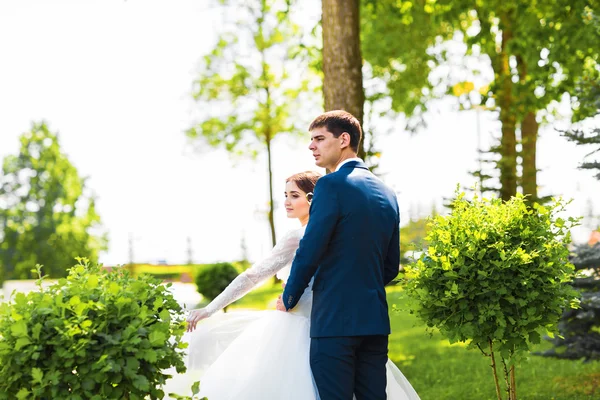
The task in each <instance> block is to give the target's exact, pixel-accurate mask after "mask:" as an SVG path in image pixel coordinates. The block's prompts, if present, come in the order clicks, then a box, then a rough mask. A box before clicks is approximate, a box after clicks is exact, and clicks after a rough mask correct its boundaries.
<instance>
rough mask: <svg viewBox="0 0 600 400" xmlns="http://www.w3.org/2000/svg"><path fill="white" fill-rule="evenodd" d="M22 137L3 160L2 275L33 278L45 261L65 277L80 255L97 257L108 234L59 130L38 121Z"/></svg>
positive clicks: (0, 212)
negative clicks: (15, 151) (17, 147)
mask: <svg viewBox="0 0 600 400" xmlns="http://www.w3.org/2000/svg"><path fill="white" fill-rule="evenodd" d="M20 140H21V149H20V151H19V154H18V155H16V156H12V155H11V156H7V157H6V158H5V159H4V163H3V167H2V174H1V175H0V271H3V272H4V279H26V278H28V277H31V276H32V275H31V273H30V270H31V267H32V266H33V265H36V264H43V265H45V266H46V267H45V268H44V270H45V273H47V274H49V275H50V276H52V277H56V278H58V277H62V276H65V275H66V273H67V272H66V267H67V266H69V265H72V263H73V261H74V259H75V257H77V256H80V255H85V256H86V257H87V258H88V259H90V260H91V261H92V262H96V261H97V260H98V253H99V252H100V251H102V250H104V249H106V245H107V239H106V235H105V234H103V233H102V232H99V231H98V228H99V227H100V217H99V216H98V214H97V213H96V206H95V200H94V197H93V196H89V194H87V193H86V185H85V179H84V178H82V177H80V176H79V174H78V172H77V169H76V168H75V166H73V164H71V162H70V161H69V159H68V157H67V156H66V155H65V154H64V153H63V152H62V150H61V147H60V142H59V139H58V135H56V134H54V133H52V132H50V130H49V129H48V126H47V125H46V124H45V123H44V122H40V123H34V124H33V125H32V128H31V130H30V131H29V132H26V133H24V134H23V135H22V136H21V139H20ZM0 274H1V272H0ZM1 279H2V276H0V280H1Z"/></svg>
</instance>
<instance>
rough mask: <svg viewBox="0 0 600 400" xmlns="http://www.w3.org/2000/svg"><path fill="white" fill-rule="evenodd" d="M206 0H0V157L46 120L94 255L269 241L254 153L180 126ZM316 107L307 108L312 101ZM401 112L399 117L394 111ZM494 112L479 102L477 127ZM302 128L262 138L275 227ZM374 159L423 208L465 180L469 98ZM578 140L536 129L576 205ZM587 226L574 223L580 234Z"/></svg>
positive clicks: (299, 164) (212, 253)
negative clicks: (237, 152) (97, 224)
mask: <svg viewBox="0 0 600 400" xmlns="http://www.w3.org/2000/svg"><path fill="white" fill-rule="evenodd" d="M207 3H208V1H206V2H204V1H195V0H177V1H166V0H164V1H150V0H128V1H123V0H102V1H100V0H97V1H89V0H71V1H52V2H48V1H45V0H38V1H33V0H18V1H17V0H2V1H0V158H3V157H4V156H6V155H7V154H15V153H16V152H17V151H18V137H19V135H20V134H22V133H23V132H25V131H27V130H28V129H29V128H30V125H31V122H32V121H39V120H42V119H43V120H46V121H47V122H48V123H49V126H50V129H51V130H52V131H53V132H56V131H58V132H59V134H60V140H61V143H62V146H63V150H64V151H65V152H66V153H67V154H68V155H69V157H70V159H71V161H72V162H73V163H74V164H75V166H76V167H77V168H78V170H79V172H80V174H81V175H83V176H87V177H89V180H88V185H89V187H90V188H91V189H92V190H93V191H94V192H95V193H96V194H97V195H98V198H99V200H98V212H99V214H100V215H101V217H102V220H103V224H104V227H105V229H106V230H107V231H108V233H109V237H110V247H109V251H108V252H106V253H104V254H102V256H101V261H102V262H104V264H106V265H113V264H120V263H126V262H127V261H128V249H129V244H128V238H129V235H130V234H132V235H133V236H134V260H135V261H136V262H157V261H158V260H166V261H167V262H169V263H178V262H185V261H186V260H187V244H186V240H187V237H190V238H191V242H192V248H193V255H194V260H195V261H196V262H212V261H217V260H232V259H236V258H238V257H239V256H240V254H241V250H240V243H241V240H242V237H245V238H246V245H247V247H248V251H249V255H250V257H251V259H253V260H256V259H258V258H260V257H261V256H262V255H264V254H265V253H266V252H267V251H268V250H269V248H270V235H269V230H268V223H267V221H266V218H265V217H264V215H265V214H264V212H265V211H266V207H267V198H268V186H267V177H266V161H265V158H264V157H259V158H258V159H257V160H256V162H252V161H245V160H241V161H240V160H232V159H231V158H230V157H229V156H228V155H227V154H226V153H225V152H223V151H217V150H207V151H205V152H203V153H202V154H193V153H192V152H191V151H190V150H189V148H188V146H186V139H185V137H184V135H183V131H184V130H185V129H186V128H188V127H189V126H190V125H191V124H192V122H193V114H194V113H193V110H194V108H195V107H198V106H196V105H195V104H194V103H193V102H192V100H191V97H190V91H191V87H192V86H191V85H192V81H193V80H194V78H195V76H196V74H197V72H198V61H199V59H200V57H201V56H202V55H204V54H205V53H207V52H208V51H209V50H210V48H211V46H212V44H213V43H214V40H215V39H216V33H215V29H216V28H218V23H216V22H213V21H217V19H216V15H215V13H214V9H213V10H212V11H211V10H210V9H209V8H208V7H207V6H206V5H205V4H207ZM315 116H316V115H315ZM398 125H399V126H400V124H398ZM495 129H496V122H495V121H494V120H493V119H492V117H491V116H489V115H485V114H482V117H481V132H482V141H483V143H484V145H485V144H487V143H489V141H490V137H491V132H492V131H493V130H495ZM308 139H309V136H308V133H307V134H306V137H305V138H303V139H292V138H285V137H281V138H278V139H277V140H276V142H275V144H274V165H275V168H274V169H275V191H276V193H277V194H278V196H279V201H278V202H277V205H278V206H279V208H278V210H277V213H276V227H277V235H278V236H281V235H283V234H284V233H285V231H287V230H288V229H291V228H294V227H296V226H298V223H297V222H296V221H289V220H287V219H286V217H285V212H284V210H283V209H282V204H283V201H282V196H280V195H279V194H282V193H283V191H284V181H285V178H286V177H287V176H289V175H291V174H293V173H295V172H299V171H304V170H307V169H312V170H317V171H318V170H319V169H318V168H317V167H315V166H314V163H313V159H312V157H311V154H310V152H309V151H308V150H307V145H308V142H309V140H308ZM378 144H379V146H380V148H381V149H383V157H382V161H381V168H380V172H382V173H384V174H385V175H384V180H385V181H386V182H387V183H388V184H389V185H390V186H392V187H393V188H394V189H395V190H396V191H397V192H398V194H399V200H400V207H401V211H402V218H403V220H404V221H406V220H407V219H408V215H409V214H410V213H411V212H412V213H419V214H421V215H425V214H427V213H428V212H429V210H430V209H431V206H432V204H434V203H435V204H438V205H440V204H441V203H442V201H443V200H442V197H449V196H451V195H452V193H453V191H454V188H455V186H456V184H457V183H461V185H463V186H471V185H472V184H473V182H474V180H473V178H472V177H470V176H469V175H468V171H469V170H473V169H475V168H476V167H477V162H476V157H477V153H476V149H477V123H476V117H475V113H474V112H462V113H457V112H455V111H451V108H450V107H449V106H443V107H442V111H440V112H439V113H438V114H435V115H432V116H430V121H429V126H428V128H427V129H426V130H425V131H423V132H421V133H419V134H418V135H415V136H411V135H410V134H408V133H406V132H403V131H402V130H401V129H397V130H395V131H393V132H392V134H391V135H390V136H387V137H383V138H379V139H378ZM589 151H590V149H583V148H576V147H575V146H574V145H573V144H571V143H568V142H566V141H565V139H563V138H561V137H560V136H559V135H558V133H556V132H555V131H554V130H553V129H552V128H551V127H546V128H544V130H543V132H542V134H541V139H540V141H539V153H538V154H539V156H538V167H539V168H540V169H542V173H540V175H539V178H538V179H539V183H540V185H541V194H546V193H555V194H562V195H564V196H565V197H567V198H572V197H574V198H576V201H575V202H574V203H573V204H572V206H571V208H570V210H569V213H570V214H571V215H582V214H584V213H585V212H586V203H588V202H589V199H594V200H593V202H595V212H596V214H598V213H600V204H599V200H598V195H597V194H598V193H600V183H599V182H598V181H596V180H594V179H593V178H592V174H591V173H589V172H583V171H579V170H577V169H576V167H577V165H578V163H579V162H580V160H581V158H582V156H583V155H584V154H586V153H587V152H589ZM588 234H589V229H583V228H582V229H579V230H578V231H576V232H575V237H576V238H577V239H578V240H584V239H586V238H587V235H588Z"/></svg>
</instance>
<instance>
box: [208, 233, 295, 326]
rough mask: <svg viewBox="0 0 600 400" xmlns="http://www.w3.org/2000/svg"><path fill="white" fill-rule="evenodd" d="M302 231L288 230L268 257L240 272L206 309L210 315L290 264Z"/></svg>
mask: <svg viewBox="0 0 600 400" xmlns="http://www.w3.org/2000/svg"><path fill="white" fill-rule="evenodd" d="M300 236H301V231H300V230H295V231H290V232H288V233H287V234H286V235H285V236H284V237H283V238H281V239H280V240H279V242H278V243H277V245H276V246H275V247H273V250H271V253H270V254H269V256H268V257H267V258H265V259H264V260H261V261H259V262H257V263H256V264H254V265H252V267H250V268H248V269H247V270H246V271H244V272H242V273H241V274H239V275H238V276H237V277H236V278H235V279H234V280H233V281H232V282H231V283H230V284H229V285H228V286H227V288H226V289H225V290H223V291H222V292H221V294H219V295H218V296H217V297H216V298H215V299H214V300H213V301H211V302H210V304H209V305H207V306H206V308H205V310H206V311H208V313H209V315H212V314H214V313H215V312H217V311H219V310H221V309H223V308H224V307H227V306H228V305H229V304H231V303H233V302H234V301H236V300H238V299H240V298H242V297H243V296H244V295H245V294H246V293H248V292H249V291H250V290H252V289H253V288H254V287H256V286H257V285H258V284H259V283H261V282H262V281H264V280H265V279H267V278H269V277H272V276H273V275H275V274H276V273H277V271H279V270H280V269H281V268H283V267H285V266H286V265H287V264H289V263H290V262H291V261H292V259H293V258H294V254H296V250H297V249H298V243H299V242H300Z"/></svg>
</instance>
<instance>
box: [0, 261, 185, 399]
mask: <svg viewBox="0 0 600 400" xmlns="http://www.w3.org/2000/svg"><path fill="white" fill-rule="evenodd" d="M78 261H79V264H78V265H76V266H74V267H73V268H71V269H70V271H69V276H68V277H67V278H63V279H60V280H59V281H58V283H56V284H54V285H52V286H49V287H47V288H45V289H42V287H41V278H40V281H39V284H40V291H35V292H31V293H29V294H27V295H25V294H22V293H17V294H16V295H15V296H14V297H13V298H12V302H11V303H4V304H1V305H0V399H9V398H10V399H13V398H18V399H39V398H46V399H98V400H100V399H143V398H151V399H157V398H162V397H163V396H164V393H163V392H162V390H161V389H160V385H162V384H163V383H165V381H166V379H167V378H168V377H169V375H166V374H165V373H163V371H164V370H166V369H168V368H171V367H175V369H176V370H177V372H184V371H185V366H184V363H183V354H182V353H183V348H184V347H185V345H184V344H183V343H181V342H180V339H181V337H182V335H183V332H184V330H185V325H184V322H183V315H182V313H181V311H182V310H181V307H180V306H179V304H178V303H177V302H176V301H175V299H174V298H173V296H172V294H171V293H169V291H168V290H167V287H165V286H163V285H161V284H160V282H159V281H158V280H156V279H153V278H151V277H149V276H142V277H139V278H136V279H134V278H132V277H131V276H130V275H129V273H128V272H127V271H125V270H124V269H115V270H113V271H112V272H106V271H104V270H103V269H102V268H100V267H99V266H93V265H90V264H89V263H88V262H87V260H85V259H78ZM40 268H41V267H39V266H38V273H39V274H40V275H41V272H40Z"/></svg>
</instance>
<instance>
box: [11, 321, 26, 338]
mask: <svg viewBox="0 0 600 400" xmlns="http://www.w3.org/2000/svg"><path fill="white" fill-rule="evenodd" d="M10 331H11V333H12V334H13V335H14V336H16V337H21V336H27V322H25V320H20V321H17V322H15V323H14V324H12V325H11V327H10Z"/></svg>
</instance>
